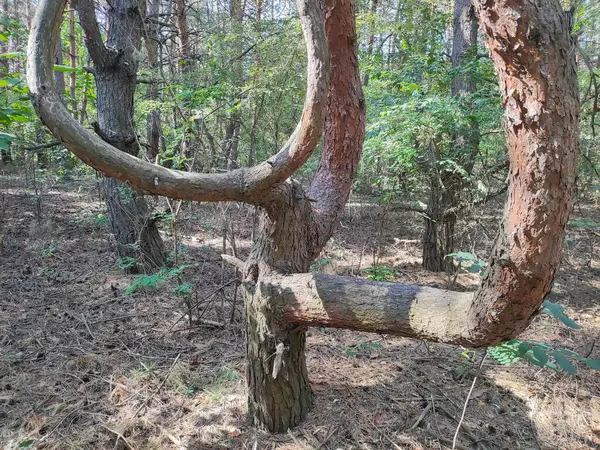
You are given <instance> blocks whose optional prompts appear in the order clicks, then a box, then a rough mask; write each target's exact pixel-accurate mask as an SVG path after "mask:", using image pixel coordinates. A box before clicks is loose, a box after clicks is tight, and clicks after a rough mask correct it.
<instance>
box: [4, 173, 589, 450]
mask: <svg viewBox="0 0 600 450" xmlns="http://www.w3.org/2000/svg"><path fill="white" fill-rule="evenodd" d="M22 179H23V177H17V176H15V175H11V174H4V176H2V178H0V209H1V212H0V242H1V248H0V449H2V450H8V449H14V448H18V446H19V444H21V445H22V446H23V447H25V445H26V444H27V443H28V442H27V441H32V443H31V446H30V447H29V448H46V449H127V448H133V449H137V450H139V449H190V450H192V449H212V448H215V449H216V448H223V449H225V448H233V449H288V450H291V449H305V448H306V449H332V450H333V449H388V448H395V449H398V448H402V449H425V448H434V449H443V448H450V447H451V446H452V438H453V436H454V432H455V430H456V427H457V420H458V419H459V418H460V416H461V413H462V410H463V405H464V402H465V398H466V396H467V393H468V392H469V389H470V387H471V384H472V381H473V377H474V376H475V375H476V370H475V368H474V366H476V365H478V364H479V361H480V360H481V358H482V357H483V351H479V352H477V353H473V352H468V353H465V352H463V349H461V348H456V347H451V346H446V345H432V344H427V343H425V342H419V341H415V340H411V339H403V338H396V337H389V336H378V335H372V334H365V333H356V332H349V331H339V330H321V329H312V330H310V332H309V337H308V364H309V374H310V377H311V382H312V387H313V390H314V393H315V407H314V409H313V411H312V413H311V414H310V416H309V418H308V420H307V421H306V422H305V423H304V425H302V426H301V427H299V428H297V429H294V430H291V431H290V432H288V433H287V434H282V435H268V434H265V433H262V432H259V431H257V430H256V429H254V428H251V427H249V426H248V425H247V423H246V421H245V410H246V405H245V402H246V400H245V386H244V326H243V320H242V314H243V309H242V305H240V303H241V300H240V299H239V295H237V296H236V302H235V306H234V307H233V308H234V314H233V322H231V323H230V318H231V315H232V299H233V297H234V286H235V283H234V282H233V280H234V279H235V274H234V272H233V270H232V269H231V268H229V267H226V268H225V271H224V272H223V273H222V268H221V261H220V258H219V254H220V253H222V245H223V244H222V228H223V218H224V217H225V218H227V219H228V220H230V222H231V224H232V228H233V230H234V233H235V240H236V244H237V247H238V248H237V250H238V251H239V254H240V255H241V256H242V257H243V256H244V254H245V253H247V251H248V247H249V244H250V238H251V233H252V221H253V216H254V210H253V208H250V207H246V206H242V205H237V204H228V205H225V204H218V205H198V204H184V205H183V207H182V209H181V212H180V214H179V216H178V221H177V230H178V231H177V232H178V239H179V242H180V245H179V251H178V263H179V264H180V265H181V264H191V265H192V266H191V267H188V268H186V269H185V270H184V271H183V272H182V274H181V275H180V276H174V277H172V278H171V279H170V280H169V281H165V282H164V283H162V284H160V285H159V286H158V287H157V288H151V287H145V288H144V287H142V288H140V289H138V290H136V291H135V292H133V293H132V294H127V293H126V289H127V288H128V287H130V286H132V284H133V283H134V282H135V280H136V279H135V277H134V276H128V275H124V273H123V271H122V270H121V269H119V267H118V265H117V258H116V256H115V252H114V245H113V243H112V241H111V237H110V234H109V233H108V229H107V226H106V220H105V217H104V206H103V205H102V204H101V203H100V202H99V199H98V190H97V187H96V186H95V183H94V181H93V180H90V179H89V178H82V179H81V180H76V181H73V180H71V181H69V182H50V181H49V180H46V182H45V184H44V185H43V186H41V188H42V191H41V192H39V193H38V194H40V195H37V196H36V195H35V192H34V189H33V187H32V184H31V181H29V182H28V183H29V184H27V185H25V184H24V182H23V181H20V180H22ZM155 206H156V207H157V208H159V209H160V210H164V209H165V208H166V207H167V205H166V204H163V203H162V202H158V201H156V205H155ZM500 210H501V207H500V206H499V205H498V204H493V205H488V206H487V207H486V208H485V209H482V210H478V211H474V212H473V214H472V215H471V216H469V218H468V219H466V220H463V221H462V222H461V224H460V229H461V230H462V234H461V236H459V240H458V242H459V247H460V249H461V250H465V251H475V252H476V253H477V254H478V256H480V257H482V258H485V257H486V256H487V255H486V251H487V250H489V248H490V245H491V238H492V237H493V236H494V234H495V230H496V224H497V221H498V214H499V211H500ZM584 219H587V222H586V221H585V220H584ZM589 219H595V221H596V223H600V213H599V211H598V209H597V208H596V207H595V206H594V205H592V204H583V205H582V206H581V207H577V208H576V209H575V221H572V225H571V226H570V227H569V233H568V240H567V243H566V252H565V258H564V263H563V267H562V269H561V270H560V273H559V274H558V278H557V281H556V284H555V290H554V292H553V293H552V294H551V295H552V297H553V299H552V300H553V301H556V302H559V303H561V304H563V305H565V306H567V307H568V308H567V310H568V312H569V314H570V315H571V317H572V318H574V319H575V320H577V321H578V322H579V323H580V324H581V325H582V329H580V330H572V329H569V328H566V327H565V326H564V325H562V324H561V323H559V322H557V321H556V320H555V319H552V318H550V317H549V316H546V315H540V316H539V317H538V318H536V320H535V322H534V324H533V325H532V326H531V327H530V329H529V330H528V331H527V332H526V333H525V335H524V336H523V339H526V340H531V341H541V342H546V343H551V344H553V345H555V346H561V347H565V348H569V349H572V350H575V351H577V352H579V353H580V354H582V355H586V356H589V357H591V358H596V359H600V343H597V340H598V337H599V335H600V303H599V300H598V298H599V297H598V292H599V288H600V256H599V253H598V247H599V246H600V234H599V231H600V228H598V227H596V226H594V225H593V223H592V222H589ZM421 222H422V221H421V219H420V218H419V217H418V216H417V215H415V214H414V213H408V212H402V211H392V210H390V209H389V208H388V209H386V208H383V207H382V206H380V205H377V204H376V203H373V202H368V201H356V202H352V203H350V204H349V206H348V208H347V212H346V215H345V216H344V218H343V219H342V221H341V224H340V225H341V226H340V227H339V230H338V233H337V234H336V236H335V237H334V238H333V239H332V241H331V242H330V244H329V245H328V247H327V249H326V250H325V251H324V252H323V255H322V257H321V259H320V261H319V263H317V264H316V266H315V267H314V269H315V270H322V271H327V272H330V273H339V274H353V275H356V276H364V275H365V272H364V269H365V268H366V267H369V266H372V265H373V264H374V263H378V264H384V265H385V266H386V269H387V271H385V272H384V273H383V275H384V276H388V277H390V278H391V279H392V280H394V281H410V282H418V283H423V284H428V285H436V286H443V287H452V288H453V289H466V290H468V289H473V288H474V286H475V285H476V284H477V281H478V275H477V274H471V275H467V274H461V275H459V276H458V278H457V280H456V284H455V285H452V280H449V279H448V277H447V276H445V275H439V274H432V273H428V272H425V271H423V270H422V269H421V268H420V266H419V262H420V250H419V242H418V240H419V234H420V231H421V229H422V227H421V225H422V223H421ZM162 232H163V237H164V239H165V241H166V242H167V245H168V246H170V247H171V248H173V242H174V236H173V231H172V229H171V228H170V227H169V226H168V224H167V223H166V222H164V223H163V224H162ZM227 247H228V252H231V247H230V243H229V242H228V243H227ZM172 256H173V255H172ZM146 281H149V280H148V279H146ZM186 283H192V284H193V288H192V291H191V294H190V296H189V297H188V298H189V300H188V301H187V304H186V301H185V299H184V298H182V297H181V296H180V295H177V293H176V289H177V287H178V286H181V285H185V284H186ZM222 284H226V286H225V287H224V288H223V289H222V290H220V291H219V290H218V289H219V287H220V286H221V285H222ZM451 285H452V286H451ZM181 289H184V288H180V290H181ZM215 291H218V292H217V293H216V294H215V295H212V296H211V294H213V293H215ZM189 311H191V315H192V320H191V321H190V318H189ZM469 367H471V369H470V370H467V371H466V373H464V374H463V375H459V374H460V373H461V372H462V371H463V370H464V369H465V368H467V369H468V368H469ZM458 444H459V445H458V446H457V448H469V449H489V450H491V449H501V448H506V449H518V448H520V449H538V448H543V449H554V448H560V449H588V448H589V449H599V448H600V375H599V373H598V372H594V371H592V370H590V369H586V368H584V367H579V370H578V372H577V375H576V376H574V377H572V376H568V375H566V374H565V373H564V372H560V373H556V372H554V371H552V370H550V369H547V368H546V369H540V368H538V367H535V366H531V365H527V364H525V363H523V362H518V363H516V364H513V365H512V366H510V367H504V366H500V365H499V364H497V363H496V362H495V361H494V360H493V359H492V358H489V357H488V358H487V359H486V361H485V363H484V364H483V368H482V371H481V373H480V374H479V377H478V381H477V383H476V385H475V388H474V390H473V392H472V395H471V400H470V402H469V403H468V406H467V408H466V414H465V419H464V422H463V426H462V428H461V432H460V433H459V438H458Z"/></svg>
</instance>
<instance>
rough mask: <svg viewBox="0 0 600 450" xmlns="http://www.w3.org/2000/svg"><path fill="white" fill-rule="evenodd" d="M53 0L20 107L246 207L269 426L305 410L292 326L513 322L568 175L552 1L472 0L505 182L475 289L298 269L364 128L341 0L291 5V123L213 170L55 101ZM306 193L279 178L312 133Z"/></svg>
mask: <svg viewBox="0 0 600 450" xmlns="http://www.w3.org/2000/svg"><path fill="white" fill-rule="evenodd" d="M65 1H66V0H41V1H40V2H39V4H38V9H37V13H36V18H35V21H34V25H33V28H32V32H31V35H30V41H29V58H28V83H29V89H30V92H31V97H32V102H33V104H34V106H35V108H36V110H37V112H38V114H39V116H40V118H41V119H42V121H43V122H44V124H45V125H46V126H47V127H48V128H49V129H50V130H51V132H52V133H53V134H54V135H55V136H56V137H57V138H58V139H59V140H60V141H61V142H62V143H63V144H64V145H65V147H66V148H68V149H70V150H71V151H72V152H73V153H75V154H76V155H77V156H78V157H80V158H81V159H82V160H83V161H84V162H85V163H87V164H89V165H91V166H92V167H95V168H97V169H98V170H101V171H102V172H104V173H105V174H107V175H108V176H110V177H114V178H116V179H118V180H120V181H121V182H127V183H129V184H130V185H131V186H135V187H136V188H138V189H142V190H144V191H147V192H149V193H152V194H156V195H165V196H169V197H175V198H181V199H187V200H193V201H225V200H230V201H241V202H246V203H250V204H254V205H257V206H259V207H261V209H262V211H263V213H262V217H261V227H262V228H261V233H260V236H259V238H258V239H257V240H256V242H255V244H254V245H253V248H252V250H251V254H250V257H249V259H248V260H247V261H245V262H241V261H238V260H233V261H232V262H233V263H235V264H237V265H238V266H240V267H241V269H242V271H243V274H244V283H243V285H244V289H245V301H246V320H247V364H248V369H247V377H248V380H247V381H248V391H249V401H248V406H249V414H250V417H251V419H252V420H253V422H254V423H255V424H256V425H257V426H261V427H264V428H266V429H268V430H270V431H284V430H286V429H288V428H290V427H293V426H295V425H297V424H298V423H300V422H301V421H302V420H303V418H304V417H305V416H306V414H307V411H308V409H309V408H310V405H311V395H310V388H309V384H308V375H307V371H306V363H305V357H304V345H305V333H304V330H305V327H307V326H329V327H340V328H348V329H355V330H363V331H371V332H378V333H390V334H396V335H400V336H407V337H413V338H421V339H428V340H432V341H439V342H448V343H452V344H462V345H465V346H471V347H480V346H486V345H491V344H496V343H499V342H501V341H503V340H506V339H509V338H512V337H514V336H516V335H517V334H519V333H520V332H521V331H523V330H524V329H525V328H526V327H527V326H528V324H529V323H530V321H531V319H532V318H533V316H534V315H535V314H536V313H537V311H539V308H540V305H541V302H542V301H543V299H544V297H545V296H546V294H547V293H548V292H549V291H550V289H551V285H552V281H553V279H554V275H555V272H556V270H557V268H558V265H559V262H560V259H561V255H562V247H563V241H564V235H565V226H566V223H567V220H568V216H569V210H570V194H571V192H572V189H573V185H574V178H575V157H576V154H577V141H578V115H579V105H578V97H577V82H576V81H577V80H576V74H575V62H574V58H573V54H574V52H573V51H572V45H573V43H572V40H571V36H570V30H569V27H568V24H567V21H566V19H565V14H564V12H563V10H562V8H561V5H560V4H559V2H558V1H557V0H532V1H527V2H524V1H522V0H499V1H496V2H487V1H484V0H476V1H475V8H476V11H477V14H478V17H479V21H480V25H481V27H482V29H483V32H484V34H485V36H486V39H487V44H488V48H489V50H490V53H491V56H492V59H493V61H494V64H495V67H496V70H497V72H498V75H499V78H500V90H501V92H502V96H503V104H504V107H505V109H506V114H505V127H506V137H507V143H508V148H509V156H510V176H509V178H510V179H509V182H510V187H509V191H508V201H507V204H506V208H505V212H504V217H503V222H502V226H501V230H500V233H499V235H498V238H497V239H496V242H495V244H494V248H493V250H492V258H491V260H490V262H489V265H488V268H487V270H486V272H485V274H484V276H483V279H482V282H481V286H480V287H479V289H478V290H477V291H476V292H475V293H458V292H451V291H446V290H442V289H435V288H428V287H422V286H419V285H416V284H403V283H383V282H370V281H365V280H361V279H356V278H349V277H342V276H333V275H324V274H318V273H307V272H308V268H309V264H310V262H311V261H312V260H313V259H314V258H315V257H316V256H317V255H318V253H319V251H320V249H321V248H323V246H324V245H325V244H326V242H327V241H328V239H329V237H330V236H331V234H332V232H333V230H334V229H335V226H336V224H337V222H338V219H339V216H340V214H341V212H342V210H343V208H344V205H345V203H346V201H347V199H348V195H349V192H350V186H351V184H352V180H353V177H354V173H355V170H356V166H357V163H358V160H359V157H360V152H361V146H362V140H363V136H364V100H363V97H362V93H361V86H360V77H359V72H358V63H357V56H356V54H357V49H356V31H355V20H354V5H353V2H352V0H337V1H335V0H327V1H326V4H325V8H324V10H323V7H322V6H321V4H320V2H319V1H318V0H298V1H297V5H298V10H299V16H300V21H301V23H302V28H303V31H304V37H305V40H306V47H307V52H308V80H307V92H306V99H305V104H304V109H303V114H302V117H301V120H300V122H299V124H298V126H297V128H296V130H295V131H294V133H293V134H292V136H291V137H290V139H289V140H288V142H287V143H286V144H285V145H284V147H283V148H282V149H281V150H280V151H279V152H278V153H277V154H276V155H274V156H272V157H271V158H269V159H268V160H267V161H264V162H262V163H260V164H258V165H255V166H253V167H250V168H243V169H236V170H233V171H231V172H227V173H221V174H199V173H187V172H180V171H176V170H171V169H168V168H165V167H161V166H157V165H153V164H150V163H147V162H144V161H142V160H140V159H137V158H136V157H134V156H132V155H130V154H128V153H125V152H122V151H120V150H119V149H117V148H115V147H113V146H112V145H110V144H109V143H107V142H105V141H103V140H102V139H100V138H98V137H97V136H95V135H93V134H91V133H90V132H88V131H87V130H85V129H84V128H83V127H81V125H80V124H79V123H77V122H76V121H75V120H74V119H73V117H72V116H71V115H70V114H69V113H68V111H67V110H66V109H65V107H64V105H63V104H62V103H61V101H60V99H59V97H58V95H57V93H56V89H55V87H54V84H53V77H52V70H51V65H50V63H51V61H52V55H53V50H54V43H55V40H56V36H57V33H58V24H59V23H60V20H61V17H62V14H63V9H64V5H65ZM323 129H325V134H324V147H323V152H322V156H321V160H320V164H319V167H318V169H317V172H316V174H315V177H314V180H313V182H312V184H311V185H310V187H309V188H308V190H304V189H303V187H302V186H301V185H300V184H299V183H297V182H295V181H293V180H291V179H290V176H291V175H293V173H294V172H295V171H296V170H297V169H298V168H299V167H300V166H301V165H302V164H303V163H304V162H306V160H307V159H308V157H309V156H310V155H311V153H312V151H313V150H314V148H315V147H316V145H317V142H318V141H319V139H320V137H321V134H322V131H323Z"/></svg>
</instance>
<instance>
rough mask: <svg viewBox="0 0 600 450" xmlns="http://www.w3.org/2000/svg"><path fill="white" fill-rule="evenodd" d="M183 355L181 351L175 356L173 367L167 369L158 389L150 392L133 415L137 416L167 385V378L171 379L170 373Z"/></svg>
mask: <svg viewBox="0 0 600 450" xmlns="http://www.w3.org/2000/svg"><path fill="white" fill-rule="evenodd" d="M180 356H181V352H180V353H179V354H178V355H177V358H175V361H173V364H171V367H170V368H169V370H168V371H167V373H166V375H165V377H164V379H163V380H162V383H160V385H159V386H158V387H157V388H156V390H155V391H154V392H153V393H152V394H150V397H148V398H146V399H145V400H144V401H143V402H142V404H141V405H140V407H139V408H138V409H137V411H136V412H135V413H134V414H133V417H136V416H137V415H138V414H139V413H140V411H141V410H142V409H143V408H144V407H145V406H146V405H147V404H148V402H149V401H150V400H152V397H154V396H155V395H156V394H158V393H159V391H160V390H161V389H162V387H163V386H164V385H165V383H166V382H167V380H168V379H169V375H170V374H171V371H172V370H173V367H175V364H177V361H179V357H180Z"/></svg>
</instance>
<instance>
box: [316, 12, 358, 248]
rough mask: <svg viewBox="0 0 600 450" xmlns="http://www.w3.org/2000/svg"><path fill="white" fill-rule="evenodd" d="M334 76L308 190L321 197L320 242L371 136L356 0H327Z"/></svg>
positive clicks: (328, 233) (329, 229)
mask: <svg viewBox="0 0 600 450" xmlns="http://www.w3.org/2000/svg"><path fill="white" fill-rule="evenodd" d="M325 8H326V14H325V17H326V21H325V28H326V32H327V43H328V45H329V56H330V59H331V65H330V66H331V78H330V83H329V95H328V104H327V120H326V123H325V137H324V142H323V151H322V153H321V160H320V162H319V167H318V169H317V172H316V174H315V177H314V179H313V182H312V184H311V186H310V189H309V191H308V196H309V197H310V198H311V199H314V200H315V203H316V204H315V211H316V213H317V217H318V222H319V226H320V227H321V229H322V232H321V233H320V235H319V241H320V242H319V244H320V245H319V246H318V247H322V246H323V245H325V243H326V242H327V241H328V240H329V238H330V237H331V234H332V233H333V231H334V227H335V226H336V225H337V224H338V223H339V217H340V215H341V214H342V213H343V211H344V206H345V205H346V202H347V201H348V197H349V195H350V190H351V188H352V183H353V181H354V176H355V174H356V168H357V167H358V162H359V161H360V155H361V153H362V147H363V141H364V137H365V99H364V96H363V92H362V84H361V80H360V71H359V69H358V58H357V54H358V51H357V37H356V20H355V11H354V2H353V1H351V0H327V1H326V5H325Z"/></svg>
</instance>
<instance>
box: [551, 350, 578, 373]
mask: <svg viewBox="0 0 600 450" xmlns="http://www.w3.org/2000/svg"><path fill="white" fill-rule="evenodd" d="M554 360H555V361H556V363H557V364H558V365H559V366H560V368H561V369H562V370H564V371H565V372H567V373H568V374H570V375H575V373H576V372H577V369H576V368H575V366H574V365H573V364H571V361H569V360H568V359H567V358H565V357H564V356H563V355H561V354H560V353H557V352H554Z"/></svg>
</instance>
